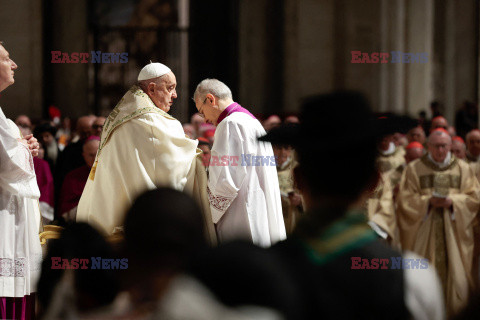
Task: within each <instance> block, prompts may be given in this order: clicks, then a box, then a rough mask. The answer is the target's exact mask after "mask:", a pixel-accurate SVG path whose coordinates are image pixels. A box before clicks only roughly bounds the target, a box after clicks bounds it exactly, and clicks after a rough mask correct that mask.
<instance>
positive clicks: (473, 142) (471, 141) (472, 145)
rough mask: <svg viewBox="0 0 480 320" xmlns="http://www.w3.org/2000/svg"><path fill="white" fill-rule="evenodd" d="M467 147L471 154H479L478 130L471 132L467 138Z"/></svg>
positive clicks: (479, 137) (479, 134)
mask: <svg viewBox="0 0 480 320" xmlns="http://www.w3.org/2000/svg"><path fill="white" fill-rule="evenodd" d="M467 149H468V151H469V152H470V154H471V155H472V156H475V157H478V156H479V155H480V132H476V131H474V132H471V133H470V134H469V135H468V139H467Z"/></svg>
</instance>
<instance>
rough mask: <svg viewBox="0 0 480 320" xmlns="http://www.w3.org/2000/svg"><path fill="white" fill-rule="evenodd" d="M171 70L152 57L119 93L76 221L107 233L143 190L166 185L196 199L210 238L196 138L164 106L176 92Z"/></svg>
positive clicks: (205, 181) (170, 103)
mask: <svg viewBox="0 0 480 320" xmlns="http://www.w3.org/2000/svg"><path fill="white" fill-rule="evenodd" d="M176 85H177V82H176V79H175V75H174V74H173V72H172V71H171V70H170V69H169V68H168V67H167V66H165V65H163V64H161V63H150V64H148V65H147V66H145V67H144V68H143V69H142V70H141V72H140V74H139V76H138V84H137V85H134V86H132V88H130V90H128V92H127V93H126V94H125V95H124V96H123V98H122V99H121V100H120V102H119V103H118V104H117V106H116V107H115V108H114V109H113V111H112V112H111V113H110V115H109V116H108V119H107V120H106V122H105V124H104V127H103V131H102V135H101V141H100V147H99V150H98V153H97V157H96V159H95V163H94V165H93V167H92V169H91V171H90V175H89V178H88V181H87V184H86V186H85V189H84V191H83V194H82V197H81V199H80V202H79V204H78V212H77V221H86V222H88V223H91V224H92V225H94V226H96V227H98V228H99V229H100V230H102V231H103V232H104V233H105V234H112V233H114V231H115V230H116V228H117V227H121V226H122V224H123V218H124V214H125V212H126V210H128V208H129V207H130V205H131V204H132V202H133V201H134V200H135V198H136V197H137V196H138V195H140V194H141V193H142V192H144V191H146V190H151V189H155V188H157V187H160V186H169V187H172V188H174V189H176V190H180V191H185V192H187V193H189V194H191V195H192V196H194V198H195V199H196V200H197V202H199V205H200V207H202V209H203V211H204V212H203V213H204V217H205V228H206V230H207V234H208V235H209V240H210V241H211V242H215V231H214V227H213V223H212V219H211V215H210V211H209V204H208V200H207V195H206V191H205V190H206V183H207V178H206V174H205V172H204V170H202V169H203V168H202V167H201V165H198V166H197V164H198V163H199V161H200V159H199V158H197V155H199V154H201V151H200V150H199V149H197V144H198V141H197V140H192V139H189V138H188V137H186V136H185V134H184V132H183V129H182V125H181V124H180V122H179V121H178V120H176V119H175V118H173V117H172V116H170V115H169V114H168V113H167V112H168V111H169V110H170V107H171V105H172V103H173V100H174V99H176V98H177V92H176Z"/></svg>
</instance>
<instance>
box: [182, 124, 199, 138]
mask: <svg viewBox="0 0 480 320" xmlns="http://www.w3.org/2000/svg"><path fill="white" fill-rule="evenodd" d="M182 127H183V132H185V134H186V135H187V136H188V137H189V138H190V139H195V137H196V136H197V134H196V133H195V128H194V127H193V125H191V124H190V123H184V124H183V125H182Z"/></svg>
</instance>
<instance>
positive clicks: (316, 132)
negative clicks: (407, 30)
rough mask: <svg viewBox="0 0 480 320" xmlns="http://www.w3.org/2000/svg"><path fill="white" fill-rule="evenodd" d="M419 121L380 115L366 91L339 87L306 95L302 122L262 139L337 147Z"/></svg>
mask: <svg viewBox="0 0 480 320" xmlns="http://www.w3.org/2000/svg"><path fill="white" fill-rule="evenodd" d="M417 125H418V123H417V121H416V120H414V119H412V118H410V117H408V116H397V115H389V116H387V117H377V116H375V114H374V113H373V112H372V110H371V109H370V106H369V104H368V102H367V100H366V99H365V97H364V96H363V95H362V94H360V93H358V92H354V91H337V92H334V93H329V94H324V95H318V96H313V97H310V98H307V99H305V101H304V103H303V104H302V111H301V114H300V124H287V125H282V126H280V127H276V128H273V129H272V130H270V131H269V132H268V133H267V135H265V136H263V137H260V138H259V140H260V141H269V142H271V143H273V144H290V145H292V146H294V147H296V148H303V147H306V148H309V149H311V148H312V147H313V146H314V145H321V146H322V148H329V147H332V148H333V147H337V146H338V145H342V144H348V145H350V146H351V145H355V144H361V143H362V142H364V141H368V140H371V139H380V138H381V137H383V136H385V135H388V134H393V133H395V132H407V131H408V130H409V129H410V128H413V127H415V126H417Z"/></svg>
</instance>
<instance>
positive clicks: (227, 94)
mask: <svg viewBox="0 0 480 320" xmlns="http://www.w3.org/2000/svg"><path fill="white" fill-rule="evenodd" d="M209 93H211V94H213V95H214V96H215V97H217V98H218V99H219V100H233V98H232V91H230V88H228V87H227V85H226V84H225V83H223V82H221V81H220V80H217V79H205V80H203V81H202V82H200V83H199V84H198V86H197V89H195V93H194V94H193V100H194V101H196V100H197V98H200V99H202V98H204V97H205V96H206V95H207V94H209Z"/></svg>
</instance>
